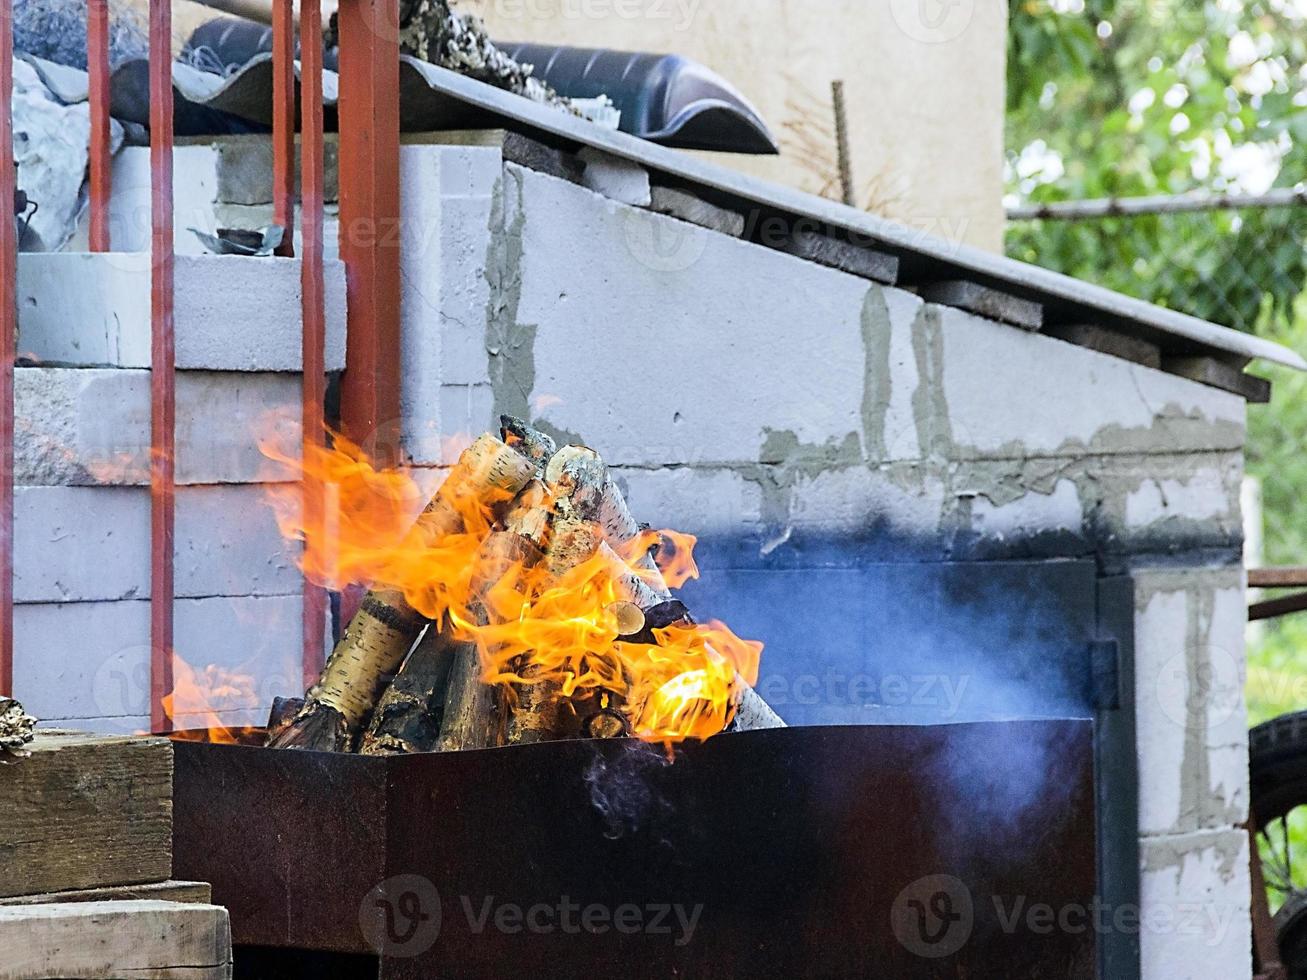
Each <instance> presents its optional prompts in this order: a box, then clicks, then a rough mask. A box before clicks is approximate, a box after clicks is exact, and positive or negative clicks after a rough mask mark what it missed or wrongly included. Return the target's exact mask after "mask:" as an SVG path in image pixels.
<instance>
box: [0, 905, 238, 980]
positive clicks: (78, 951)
mask: <svg viewBox="0 0 1307 980" xmlns="http://www.w3.org/2000/svg"><path fill="white" fill-rule="evenodd" d="M0 950H4V955H3V956H0V980H27V978H33V977H80V978H82V980H100V978H111V977H112V978H137V977H150V978H152V980H229V978H230V977H231V928H230V925H229V924H228V919H227V910H226V909H224V908H220V907H218V906H216V905H187V904H183V903H179V902H158V901H132V902H80V903H71V904H62V905H61V904H46V905H13V906H6V907H3V908H0Z"/></svg>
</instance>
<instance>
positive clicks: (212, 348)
mask: <svg viewBox="0 0 1307 980" xmlns="http://www.w3.org/2000/svg"><path fill="white" fill-rule="evenodd" d="M18 268H19V279H18V305H19V341H18V343H19V349H20V350H21V351H22V352H23V353H24V354H26V355H28V356H30V357H33V358H35V359H36V360H38V361H40V362H41V363H45V364H61V365H70V366H76V367H132V368H148V367H149V366H150V257H149V255H147V254H141V253H130V254H119V253H106V254H103V255H99V254H91V253H73V252H53V253H34V254H29V255H24V256H22V258H21V259H20V261H19V264H18ZM175 279H176V298H177V305H176V319H175V326H176V338H177V360H176V363H177V367H178V368H179V369H182V370H188V369H189V370H212V371H299V370H300V369H301V366H302V363H303V361H302V359H301V351H302V348H301V343H302V332H301V324H302V322H303V321H302V307H301V302H300V263H299V261H298V260H296V259H280V258H266V259H251V258H245V257H243V256H234V255H204V256H186V255H181V256H178V257H177V265H176V273H175ZM325 282H326V287H327V291H326V311H327V319H326V323H327V346H326V367H327V370H329V371H340V370H343V369H344V367H345V267H344V265H343V264H342V263H341V262H339V261H333V262H330V263H328V264H327V266H326V278H325Z"/></svg>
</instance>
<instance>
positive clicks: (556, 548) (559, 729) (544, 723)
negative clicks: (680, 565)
mask: <svg viewBox="0 0 1307 980" xmlns="http://www.w3.org/2000/svg"><path fill="white" fill-rule="evenodd" d="M545 477H546V483H547V494H546V496H547V497H551V498H552V500H553V518H552V521H551V522H550V526H549V532H548V533H549V542H548V545H547V546H546V548H545V553H544V561H545V569H546V572H547V574H548V577H549V580H550V581H557V580H559V579H561V578H562V577H563V576H565V575H566V574H567V573H568V572H570V571H571V570H572V569H574V568H576V567H578V566H579V565H582V564H584V563H585V562H587V561H589V560H590V558H591V557H593V555H594V554H595V551H596V550H597V549H598V547H599V546H600V544H601V543H602V541H603V532H602V531H601V530H600V528H599V525H598V524H597V523H595V522H594V521H593V520H592V519H591V518H592V517H594V516H597V514H598V511H599V503H600V498H601V495H602V493H603V489H604V485H605V482H606V481H607V479H608V468H607V467H606V466H604V463H603V460H601V459H600V458H599V454H598V453H596V452H595V451H594V450H592V449H585V448H583V447H580V446H567V447H565V448H563V449H560V450H559V451H558V452H556V453H555V454H554V455H553V457H552V458H551V459H550V460H549V465H548V466H547V467H546V469H545ZM546 672H547V668H545V667H543V666H542V665H540V664H537V663H531V662H530V661H529V658H524V661H523V662H522V663H520V665H519V668H518V675H519V676H520V677H521V678H522V683H520V684H519V685H518V686H517V704H516V706H515V707H514V709H513V713H512V716H511V718H510V719H509V722H508V744H510V745H531V744H535V743H538V742H548V741H552V740H554V739H557V738H561V737H564V736H565V735H566V734H568V733H573V732H574V733H577V734H579V732H580V730H581V727H580V725H579V724H577V723H576V717H577V716H576V710H575V706H574V705H572V704H571V702H570V701H569V700H568V699H567V698H565V697H564V696H563V685H562V684H561V683H560V682H559V681H558V680H556V679H554V678H548V677H542V676H541V675H542V674H544V673H546Z"/></svg>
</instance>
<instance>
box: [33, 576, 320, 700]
mask: <svg viewBox="0 0 1307 980" xmlns="http://www.w3.org/2000/svg"><path fill="white" fill-rule="evenodd" d="M300 610H301V600H300V597H299V596H283V597H271V598H217V599H179V600H177V603H176V606H175V615H176V628H175V643H176V654H177V657H178V658H179V660H180V661H181V663H179V664H177V666H176V668H175V672H176V673H177V675H178V676H179V677H187V676H190V677H192V678H193V679H194V680H195V682H196V683H197V684H199V685H201V686H202V687H205V688H207V689H209V691H210V697H209V703H210V704H211V705H212V706H213V707H215V708H217V709H218V710H220V711H224V712H227V711H248V710H262V711H263V712H264V718H266V717H267V714H266V712H267V707H268V706H270V705H271V703H272V698H273V697H275V696H277V695H284V694H286V693H287V692H288V691H294V692H296V693H298V692H299V690H300V687H301V684H302V679H301V676H300V675H301V671H300V652H301V645H300V630H301V624H300ZM14 641H15V642H14V690H15V692H16V694H17V696H18V697H19V698H20V699H21V700H22V701H23V703H24V704H25V705H26V706H27V707H28V708H29V710H31V711H32V712H33V713H34V714H36V716H37V717H38V718H40V719H42V720H43V721H46V722H52V721H60V720H62V719H86V718H104V719H133V720H134V719H137V718H140V717H141V716H145V715H148V714H149V690H150V683H149V682H150V675H149V664H150V646H149V641H150V605H149V603H148V602H143V601H127V602H82V603H63V604H50V605H24V606H18V607H16V609H15V612H14ZM199 707H200V706H199V705H198V704H196V703H195V702H194V701H193V700H190V699H181V700H179V702H178V710H179V711H182V710H185V711H188V712H191V713H193V712H195V711H196V710H197V709H198V708H199Z"/></svg>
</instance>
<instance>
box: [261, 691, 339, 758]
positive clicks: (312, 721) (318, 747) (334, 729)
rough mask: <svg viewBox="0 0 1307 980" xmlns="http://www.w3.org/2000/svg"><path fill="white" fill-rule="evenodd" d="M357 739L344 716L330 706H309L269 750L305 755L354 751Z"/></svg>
mask: <svg viewBox="0 0 1307 980" xmlns="http://www.w3.org/2000/svg"><path fill="white" fill-rule="evenodd" d="M353 742H354V737H353V735H352V734H351V733H350V727H349V722H348V721H346V719H345V716H344V715H343V714H341V713H340V712H339V711H337V710H336V709H335V708H333V707H332V706H331V705H329V704H324V703H323V702H321V701H315V702H312V703H310V704H309V705H307V706H306V707H305V708H304V710H303V711H301V712H300V713H299V714H298V715H296V716H295V718H294V720H293V722H292V723H290V724H288V725H286V726H285V727H284V728H283V729H282V730H281V731H280V732H279V733H278V734H277V735H276V736H275V737H273V738H271V739H269V741H268V748H270V749H299V750H301V751H305V752H351V751H353V747H354V746H353Z"/></svg>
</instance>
